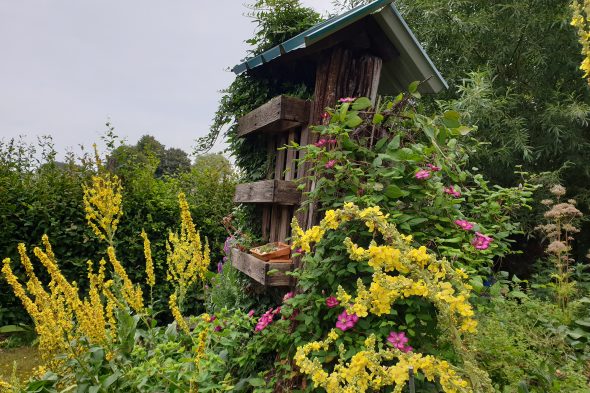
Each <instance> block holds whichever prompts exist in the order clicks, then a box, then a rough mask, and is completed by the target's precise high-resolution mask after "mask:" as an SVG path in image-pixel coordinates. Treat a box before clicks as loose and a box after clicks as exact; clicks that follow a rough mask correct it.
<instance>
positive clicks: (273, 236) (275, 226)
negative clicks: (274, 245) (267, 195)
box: [269, 204, 282, 242]
mask: <svg viewBox="0 0 590 393" xmlns="http://www.w3.org/2000/svg"><path fill="white" fill-rule="evenodd" d="M280 219H281V207H280V206H279V205H277V204H274V205H272V213H271V218H270V239H269V241H271V242H278V241H282V240H281V239H280V233H279V228H280Z"/></svg>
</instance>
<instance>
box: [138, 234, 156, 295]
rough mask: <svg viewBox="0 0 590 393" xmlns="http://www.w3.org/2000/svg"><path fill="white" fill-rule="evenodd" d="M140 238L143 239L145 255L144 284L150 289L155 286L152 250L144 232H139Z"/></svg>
mask: <svg viewBox="0 0 590 393" xmlns="http://www.w3.org/2000/svg"><path fill="white" fill-rule="evenodd" d="M141 237H142V238H143V254H144V255H145V274H146V276H147V279H146V282H147V284H148V285H149V286H150V287H153V286H154V285H156V276H155V275H154V261H153V260H152V248H151V243H150V239H149V238H148V236H147V233H145V230H143V229H142V230H141Z"/></svg>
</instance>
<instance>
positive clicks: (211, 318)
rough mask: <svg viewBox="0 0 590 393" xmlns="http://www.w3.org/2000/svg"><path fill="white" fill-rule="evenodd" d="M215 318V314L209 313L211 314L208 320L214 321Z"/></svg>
mask: <svg viewBox="0 0 590 393" xmlns="http://www.w3.org/2000/svg"><path fill="white" fill-rule="evenodd" d="M216 319H217V317H216V316H215V315H211V316H210V317H209V322H213V321H215V320H216Z"/></svg>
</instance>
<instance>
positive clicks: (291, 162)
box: [285, 130, 297, 181]
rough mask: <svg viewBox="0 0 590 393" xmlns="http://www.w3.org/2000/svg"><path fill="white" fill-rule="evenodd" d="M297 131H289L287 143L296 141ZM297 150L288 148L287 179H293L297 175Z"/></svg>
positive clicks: (286, 161)
mask: <svg viewBox="0 0 590 393" xmlns="http://www.w3.org/2000/svg"><path fill="white" fill-rule="evenodd" d="M296 134H297V132H296V131H295V130H291V131H289V136H288V137H287V144H289V145H290V144H291V142H295V136H296ZM296 153H297V151H296V150H295V149H287V157H286V160H285V171H286V172H285V180H287V181H289V180H293V179H294V178H295V176H296V175H297V173H296V172H295V171H296V168H295V154H296Z"/></svg>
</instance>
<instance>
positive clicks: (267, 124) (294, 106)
mask: <svg viewBox="0 0 590 393" xmlns="http://www.w3.org/2000/svg"><path fill="white" fill-rule="evenodd" d="M309 106H310V103H309V102H308V101H304V100H300V99H298V98H293V97H287V96H278V97H275V98H273V99H271V100H270V101H269V102H267V103H266V104H264V105H262V106H260V107H258V108H256V109H254V110H253V111H252V112H250V113H248V114H247V115H245V116H242V117H241V118H240V119H238V136H239V137H243V136H245V135H248V134H250V133H252V132H276V133H278V132H283V131H287V130H290V129H292V128H294V127H298V126H301V125H302V124H305V123H307V121H308V120H309Z"/></svg>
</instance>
